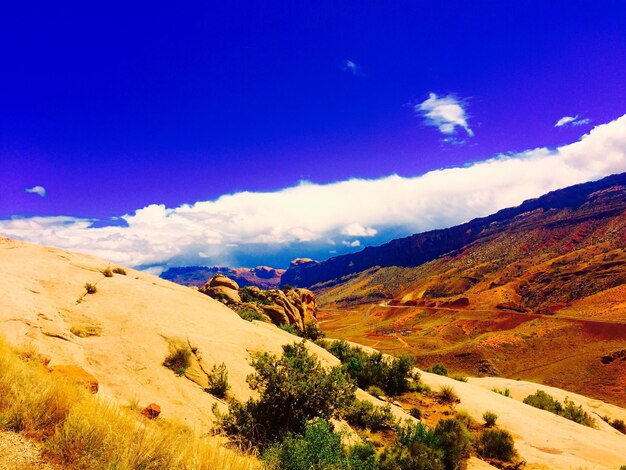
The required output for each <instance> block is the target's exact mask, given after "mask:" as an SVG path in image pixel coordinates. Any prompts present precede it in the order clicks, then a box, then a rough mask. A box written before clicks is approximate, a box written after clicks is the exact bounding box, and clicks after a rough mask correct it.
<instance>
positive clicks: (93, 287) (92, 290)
mask: <svg viewBox="0 0 626 470" xmlns="http://www.w3.org/2000/svg"><path fill="white" fill-rule="evenodd" d="M85 291H86V292H87V293H88V294H95V293H96V292H98V289H97V288H96V285H95V284H91V283H90V282H86V283H85Z"/></svg>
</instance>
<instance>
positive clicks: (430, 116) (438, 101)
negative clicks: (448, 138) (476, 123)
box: [414, 93, 474, 137]
mask: <svg viewBox="0 0 626 470" xmlns="http://www.w3.org/2000/svg"><path fill="white" fill-rule="evenodd" d="M463 105H464V103H463V102H462V101H461V100H459V99H457V98H456V97H455V96H454V95H447V96H441V97H439V96H437V94H436V93H430V94H429V95H428V99H427V100H425V101H423V102H421V103H419V104H416V105H415V107H414V110H415V113H416V114H418V115H421V116H423V117H424V118H425V121H424V122H425V123H426V124H427V125H429V126H434V127H436V128H438V129H439V132H441V133H442V134H447V135H450V134H454V133H455V132H456V128H457V127H460V128H462V129H465V132H467V135H468V136H470V137H472V136H473V135H474V131H472V129H470V127H469V124H468V122H467V121H468V117H467V113H466V112H465V108H464V107H463Z"/></svg>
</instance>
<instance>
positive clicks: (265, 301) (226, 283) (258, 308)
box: [199, 274, 317, 331]
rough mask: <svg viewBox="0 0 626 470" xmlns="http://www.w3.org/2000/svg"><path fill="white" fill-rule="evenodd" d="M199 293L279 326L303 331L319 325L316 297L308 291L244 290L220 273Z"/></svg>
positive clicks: (293, 289)
mask: <svg viewBox="0 0 626 470" xmlns="http://www.w3.org/2000/svg"><path fill="white" fill-rule="evenodd" d="M199 290H200V292H202V293H203V294H206V295H208V296H209V297H212V298H214V299H217V300H219V301H221V302H223V303H224V304H226V305H228V306H229V307H230V308H232V309H233V310H235V311H239V312H243V311H248V312H256V313H258V314H259V315H262V316H263V317H264V319H265V320H266V321H267V322H269V323H274V324H275V325H293V326H295V327H296V328H297V329H298V330H300V331H302V330H304V327H305V325H307V324H314V323H316V322H317V302H316V300H315V294H313V292H311V291H310V290H308V289H298V288H291V289H284V290H280V289H272V290H262V289H259V288H258V287H256V286H252V287H243V288H240V287H239V285H238V284H237V283H236V282H235V281H234V280H232V279H229V278H228V277H226V276H224V275H222V274H216V275H215V276H213V277H212V278H211V279H210V280H209V281H207V283H206V284H204V285H203V286H202V287H201V288H200V289H199Z"/></svg>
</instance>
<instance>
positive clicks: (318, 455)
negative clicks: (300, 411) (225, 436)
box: [262, 420, 377, 470]
mask: <svg viewBox="0 0 626 470" xmlns="http://www.w3.org/2000/svg"><path fill="white" fill-rule="evenodd" d="M262 460H263V462H264V463H265V468H267V469H268V470H303V469H319V470H323V469H336V470H343V469H345V470H352V469H354V470H357V469H358V470H376V469H377V465H376V455H375V453H374V449H373V448H372V446H371V445H367V444H358V445H355V446H352V447H351V448H349V449H348V450H347V452H346V453H344V450H343V448H342V446H341V437H340V436H339V434H337V433H335V432H333V429H332V425H331V424H329V423H328V422H326V421H324V420H315V421H313V422H311V423H307V425H306V427H305V429H304V434H303V435H293V434H289V435H288V436H286V437H285V439H283V440H282V441H279V442H277V443H275V444H273V445H272V446H271V447H270V448H268V449H267V450H266V451H265V452H264V453H263V454H262Z"/></svg>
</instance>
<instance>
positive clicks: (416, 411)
mask: <svg viewBox="0 0 626 470" xmlns="http://www.w3.org/2000/svg"><path fill="white" fill-rule="evenodd" d="M409 414H410V415H411V416H413V417H414V418H415V419H422V412H421V411H420V409H419V408H411V411H409Z"/></svg>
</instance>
